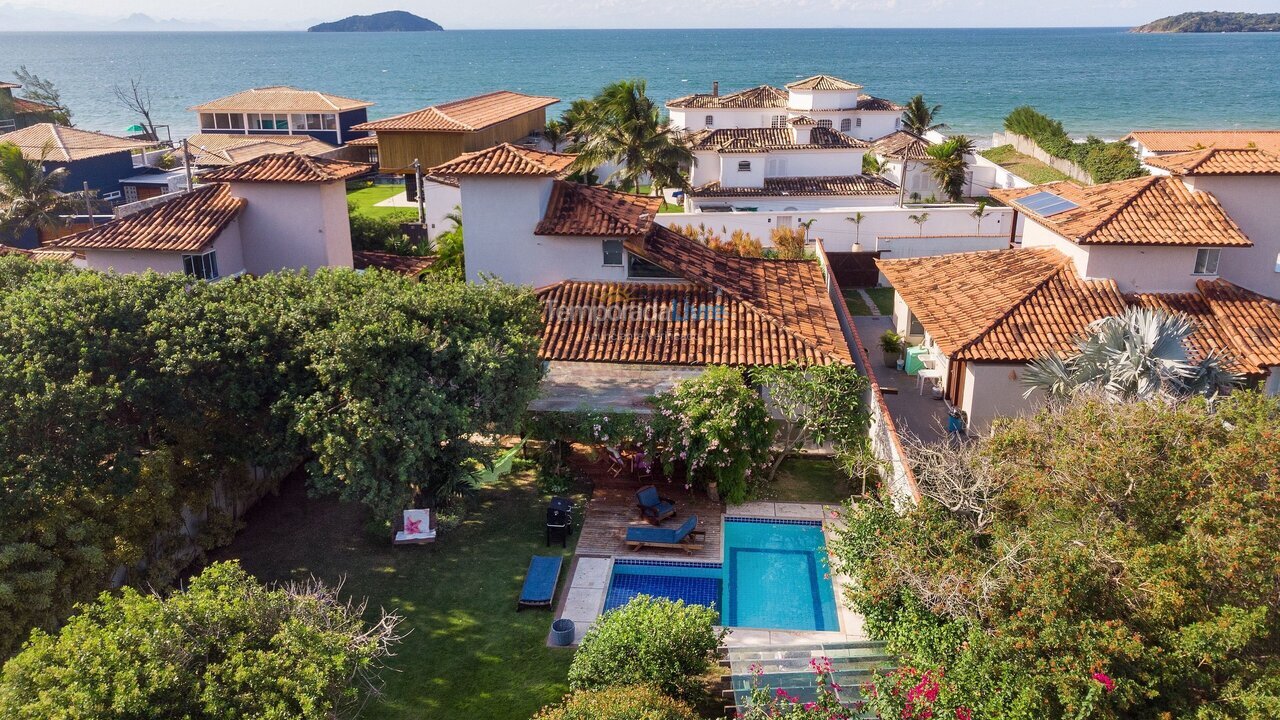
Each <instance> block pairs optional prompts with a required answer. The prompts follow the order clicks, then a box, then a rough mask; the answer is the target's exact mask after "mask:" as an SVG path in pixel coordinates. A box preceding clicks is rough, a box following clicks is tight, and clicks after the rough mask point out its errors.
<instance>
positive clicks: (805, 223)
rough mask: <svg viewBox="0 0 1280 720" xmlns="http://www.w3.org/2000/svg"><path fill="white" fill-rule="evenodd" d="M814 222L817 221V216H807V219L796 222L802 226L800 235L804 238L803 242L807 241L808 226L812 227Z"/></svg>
mask: <svg viewBox="0 0 1280 720" xmlns="http://www.w3.org/2000/svg"><path fill="white" fill-rule="evenodd" d="M816 222H818V218H809V219H808V220H801V221H799V222H797V223H796V224H797V225H799V226H800V227H802V228H804V233H803V234H802V235H801V237H803V238H804V241H805V242H809V228H811V227H813V224H814V223H816Z"/></svg>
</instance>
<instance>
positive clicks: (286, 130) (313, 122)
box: [190, 85, 373, 146]
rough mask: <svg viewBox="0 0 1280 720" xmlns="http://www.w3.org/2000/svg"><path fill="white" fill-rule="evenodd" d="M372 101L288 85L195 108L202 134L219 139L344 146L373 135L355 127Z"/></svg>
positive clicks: (215, 101) (371, 104)
mask: <svg viewBox="0 0 1280 720" xmlns="http://www.w3.org/2000/svg"><path fill="white" fill-rule="evenodd" d="M372 106H373V103H371V102H365V101H364V100H353V99H352V98H346V97H340V96H338V95H332V94H330V93H325V92H320V91H318V90H300V89H298V88H295V87H289V86H287V85H273V86H271V87H262V88H253V89H250V90H244V91H242V92H238V93H236V94H234V95H228V96H227V97H224V98H218V99H217V100H211V101H209V102H207V103H204V104H202V105H197V106H195V107H193V108H190V110H191V111H192V112H195V113H197V114H198V116H199V122H200V132H201V133H204V134H216V135H228V134H229V135H262V136H269V137H279V136H286V135H307V136H310V137H313V138H315V139H316V140H320V141H321V142H326V143H328V144H330V145H335V146H336V145H342V144H344V143H346V142H348V141H350V140H354V139H356V138H362V137H365V136H366V135H368V133H367V132H365V131H363V130H357V129H355V126H356V125H359V124H361V123H363V122H365V121H366V120H368V119H369V116H368V110H367V109H368V108H369V107H372Z"/></svg>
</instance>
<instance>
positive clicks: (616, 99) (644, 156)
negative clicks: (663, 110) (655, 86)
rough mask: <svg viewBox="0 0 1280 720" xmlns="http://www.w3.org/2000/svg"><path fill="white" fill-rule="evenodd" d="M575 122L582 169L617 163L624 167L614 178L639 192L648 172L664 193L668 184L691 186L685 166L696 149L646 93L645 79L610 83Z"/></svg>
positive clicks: (576, 150) (577, 148)
mask: <svg viewBox="0 0 1280 720" xmlns="http://www.w3.org/2000/svg"><path fill="white" fill-rule="evenodd" d="M570 110H572V108H570ZM574 122H575V125H574V131H575V135H576V143H575V145H574V151H575V152H577V153H578V159H577V160H576V161H575V165H576V169H577V170H578V171H587V170H591V169H593V168H596V167H599V166H600V165H604V164H606V163H613V164H615V165H617V166H618V168H617V170H615V171H614V172H613V174H612V175H611V176H610V178H609V179H610V180H612V181H614V182H617V183H619V184H622V185H630V186H631V187H632V189H634V190H635V191H637V192H638V191H639V189H640V183H641V180H642V179H643V178H645V177H646V176H647V177H649V178H650V180H651V182H652V183H653V189H654V190H655V191H656V192H659V193H660V192H661V191H662V189H663V188H668V187H679V188H687V187H688V180H686V179H685V177H684V173H683V169H684V168H685V167H687V166H688V165H689V164H691V163H692V162H693V152H692V150H690V148H689V146H688V144H687V143H686V142H684V139H683V137H682V136H681V134H680V133H679V131H677V130H676V129H675V128H673V127H672V126H671V125H670V123H668V122H666V121H664V120H663V119H662V117H661V114H660V113H659V110H658V106H657V105H656V104H655V103H654V102H653V101H652V100H651V99H649V97H648V96H647V95H646V94H645V81H644V80H620V81H618V82H616V83H613V84H612V85H609V86H607V87H605V88H604V90H602V91H601V92H600V94H599V95H597V96H596V98H595V99H594V100H592V101H591V103H590V109H589V111H587V112H586V113H585V114H584V115H583V116H582V117H579V118H575V120H574Z"/></svg>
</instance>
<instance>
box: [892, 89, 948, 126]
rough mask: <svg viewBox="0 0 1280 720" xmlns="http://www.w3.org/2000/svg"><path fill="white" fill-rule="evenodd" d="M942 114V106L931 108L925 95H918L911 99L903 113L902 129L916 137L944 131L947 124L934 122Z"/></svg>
mask: <svg viewBox="0 0 1280 720" xmlns="http://www.w3.org/2000/svg"><path fill="white" fill-rule="evenodd" d="M940 112H942V106H941V105H932V106H931V105H929V104H928V103H927V102H925V100H924V95H917V96H915V97H913V98H911V101H910V102H908V103H907V107H906V109H904V110H903V111H902V127H903V129H904V130H907V131H909V132H913V133H915V134H916V135H924V134H925V133H927V132H929V131H930V130H942V129H943V128H945V127H946V124H945V123H940V122H934V121H935V120H937V119H938V113H940Z"/></svg>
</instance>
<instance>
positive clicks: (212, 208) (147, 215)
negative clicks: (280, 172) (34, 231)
mask: <svg viewBox="0 0 1280 720" xmlns="http://www.w3.org/2000/svg"><path fill="white" fill-rule="evenodd" d="M174 195H175V197H174V199H172V200H168V201H165V202H162V203H160V204H159V205H155V206H153V207H149V208H147V209H146V210H140V211H138V212H136V213H134V214H132V215H128V216H125V217H123V218H120V219H118V220H112V221H111V222H108V223H106V224H105V225H99V226H98V227H96V228H92V229H90V230H84V231H81V232H78V233H75V234H72V235H67V236H66V237H63V238H59V239H58V240H56V241H54V242H53V243H52V246H53V247H58V248H75V249H97V250H161V251H165V252H198V251H200V250H203V249H204V248H205V247H207V246H208V245H209V244H211V243H212V242H213V241H214V240H215V239H217V237H218V235H219V234H221V233H222V231H223V230H224V229H226V227H227V225H229V224H230V223H231V221H233V220H235V219H236V216H237V215H239V214H240V211H241V210H242V209H243V208H244V206H245V201H244V199H243V198H237V197H232V196H231V190H230V188H228V186H227V185H225V184H222V183H216V184H212V185H204V186H202V187H198V188H196V189H195V190H193V191H191V192H188V193H180V194H179V193H174Z"/></svg>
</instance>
